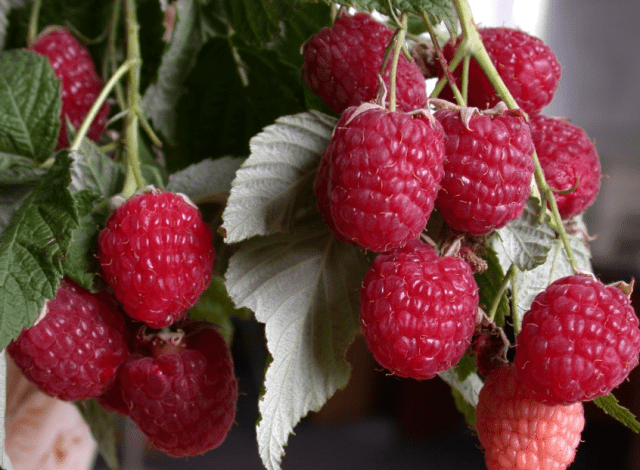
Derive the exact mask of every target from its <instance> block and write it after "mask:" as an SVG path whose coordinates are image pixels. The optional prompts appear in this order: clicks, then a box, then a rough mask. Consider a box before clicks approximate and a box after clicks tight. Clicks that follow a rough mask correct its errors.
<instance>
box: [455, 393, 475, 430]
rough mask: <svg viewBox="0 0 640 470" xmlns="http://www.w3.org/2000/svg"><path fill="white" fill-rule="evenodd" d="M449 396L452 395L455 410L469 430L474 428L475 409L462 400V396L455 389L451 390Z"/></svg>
mask: <svg viewBox="0 0 640 470" xmlns="http://www.w3.org/2000/svg"><path fill="white" fill-rule="evenodd" d="M451 395H453V401H454V403H455V405H456V409H457V410H458V411H459V412H460V413H461V414H462V416H464V420H465V421H466V423H467V426H469V427H470V428H471V429H475V427H476V409H475V407H473V406H471V405H470V404H469V402H468V401H467V400H465V399H464V397H463V396H462V394H461V393H460V392H459V391H458V390H456V389H455V388H452V389H451Z"/></svg>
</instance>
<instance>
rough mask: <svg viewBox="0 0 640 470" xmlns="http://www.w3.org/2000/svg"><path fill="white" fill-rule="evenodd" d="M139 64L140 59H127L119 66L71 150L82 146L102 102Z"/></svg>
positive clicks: (81, 127)
mask: <svg viewBox="0 0 640 470" xmlns="http://www.w3.org/2000/svg"><path fill="white" fill-rule="evenodd" d="M139 64H140V59H137V60H127V61H125V62H124V63H123V64H122V65H121V66H120V67H119V68H118V70H116V72H115V73H114V74H113V76H112V77H111V78H110V79H109V81H108V82H107V84H106V85H105V86H104V88H103V89H102V91H101V92H100V94H99V95H98V98H96V101H95V102H94V103H93V105H92V106H91V109H90V110H89V112H88V113H87V116H86V117H85V119H84V121H82V125H81V126H80V129H78V133H77V134H76V137H75V139H73V144H71V147H70V148H69V149H70V151H77V150H78V149H79V148H80V144H81V142H82V139H84V137H85V136H86V135H87V132H88V130H89V127H90V126H91V122H93V119H94V118H95V117H96V115H97V114H98V112H99V111H100V108H101V107H102V103H104V102H105V100H106V99H107V96H109V93H111V90H112V89H113V88H114V87H115V86H116V84H117V83H118V82H119V80H120V79H121V78H122V76H123V75H124V74H125V73H127V72H128V71H129V70H130V69H131V68H133V67H136V66H137V65H139Z"/></svg>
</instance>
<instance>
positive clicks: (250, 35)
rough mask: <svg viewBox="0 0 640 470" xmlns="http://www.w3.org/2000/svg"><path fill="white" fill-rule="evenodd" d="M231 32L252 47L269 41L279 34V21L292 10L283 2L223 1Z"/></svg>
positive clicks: (264, 0)
mask: <svg viewBox="0 0 640 470" xmlns="http://www.w3.org/2000/svg"><path fill="white" fill-rule="evenodd" d="M224 9H225V11H226V13H227V18H228V19H229V22H230V24H231V27H232V28H233V31H234V32H235V33H236V34H237V35H238V36H240V37H241V38H242V40H243V41H244V42H246V43H248V44H252V45H257V46H259V45H262V44H265V43H267V42H269V41H271V40H272V39H273V38H274V36H275V35H276V34H278V33H279V32H280V21H281V20H282V19H284V18H285V17H287V16H289V15H291V14H292V12H293V9H292V8H291V6H290V5H288V2H286V1H283V0H224Z"/></svg>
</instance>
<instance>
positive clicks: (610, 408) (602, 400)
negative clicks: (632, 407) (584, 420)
mask: <svg viewBox="0 0 640 470" xmlns="http://www.w3.org/2000/svg"><path fill="white" fill-rule="evenodd" d="M593 403H595V404H596V405H597V406H598V407H600V408H601V409H602V411H604V412H605V413H607V414H608V415H609V416H611V417H612V418H613V419H615V420H616V421H619V422H620V423H622V424H624V425H625V426H626V427H628V428H629V429H631V430H632V431H633V432H636V433H640V423H639V422H638V420H637V419H636V417H635V416H634V415H633V413H631V411H629V410H628V409H627V408H625V407H624V406H621V405H620V403H619V402H618V399H617V398H616V397H615V396H613V394H612V393H609V394H608V395H605V396H603V397H598V398H595V399H594V400H593Z"/></svg>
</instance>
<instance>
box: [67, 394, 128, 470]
mask: <svg viewBox="0 0 640 470" xmlns="http://www.w3.org/2000/svg"><path fill="white" fill-rule="evenodd" d="M75 405H76V407H77V408H78V410H79V411H80V414H81V415H82V418H83V419H84V420H85V422H86V423H87V425H88V426H89V430H90V431H91V435H92V436H93V438H94V439H95V441H96V443H97V444H98V452H100V455H101V456H102V458H103V459H104V461H105V463H106V464H107V466H108V467H109V468H110V469H111V470H117V469H118V468H120V464H119V462H118V447H117V446H116V436H115V432H116V421H115V416H114V415H113V413H109V412H107V411H105V410H104V409H103V408H102V407H101V406H100V405H99V404H98V401H97V400H96V399H95V398H93V399H91V400H86V401H83V402H76V403H75Z"/></svg>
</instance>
